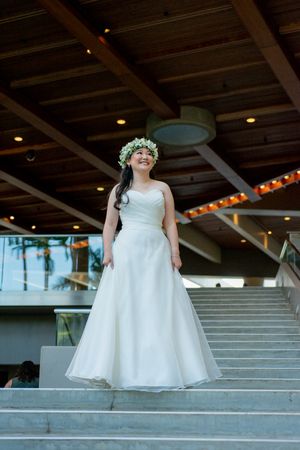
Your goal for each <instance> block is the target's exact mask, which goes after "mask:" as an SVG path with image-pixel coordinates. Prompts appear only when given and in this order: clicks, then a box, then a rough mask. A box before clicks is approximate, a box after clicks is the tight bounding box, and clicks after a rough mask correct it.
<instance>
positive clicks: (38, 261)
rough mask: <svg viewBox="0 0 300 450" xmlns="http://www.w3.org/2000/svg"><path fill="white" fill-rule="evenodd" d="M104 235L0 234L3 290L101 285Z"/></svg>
mask: <svg viewBox="0 0 300 450" xmlns="http://www.w3.org/2000/svg"><path fill="white" fill-rule="evenodd" d="M102 259H103V242H102V237H101V236H100V235H71V236H64V235H60V236H38V235H34V236H0V290H1V291H48V290H60V291H77V290H93V289H97V286H98V284H99V280H100V278H101V273H102V270H103V266H102Z"/></svg>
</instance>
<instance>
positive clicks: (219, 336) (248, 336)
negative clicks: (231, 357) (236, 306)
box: [205, 330, 300, 343]
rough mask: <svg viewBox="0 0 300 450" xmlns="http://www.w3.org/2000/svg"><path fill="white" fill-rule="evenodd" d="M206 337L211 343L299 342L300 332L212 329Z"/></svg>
mask: <svg viewBox="0 0 300 450" xmlns="http://www.w3.org/2000/svg"><path fill="white" fill-rule="evenodd" d="M205 334H206V337H207V339H208V342H209V343H212V342H214V341H223V342H228V341H240V342H241V341H249V342H255V341H259V342H265V341H268V342H271V341H274V342H278V341H281V342H289V341H291V342H299V341H300V334H295V333H288V334H279V333H268V335H266V334H262V330H260V333H250V332H242V331H241V332H240V333H237V332H235V333H228V332H225V331H223V332H221V331H220V330H219V331H218V332H216V333H213V332H211V331H207V332H206V333H205Z"/></svg>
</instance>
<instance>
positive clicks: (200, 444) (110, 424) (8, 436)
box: [0, 288, 300, 450]
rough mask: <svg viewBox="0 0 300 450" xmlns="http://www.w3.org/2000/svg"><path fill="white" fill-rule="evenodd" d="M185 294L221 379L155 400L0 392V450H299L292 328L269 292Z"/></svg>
mask: <svg viewBox="0 0 300 450" xmlns="http://www.w3.org/2000/svg"><path fill="white" fill-rule="evenodd" d="M190 295H191V298H192V301H193V304H194V306H195V308H196V311H197V312H198V314H199V317H200V319H201V322H202V325H203V326H204V328H205V332H206V335H207V338H208V340H209V342H210V345H211V348H212V350H213V353H214V355H215V357H216V358H217V361H218V364H219V366H220V368H221V370H222V372H223V375H224V376H223V378H222V379H219V380H217V381H216V382H213V383H209V384H203V385H201V386H200V388H198V389H186V390H182V391H176V392H170V391H169V392H162V393H159V394H154V393H147V392H134V391H131V392H130V391H111V390H98V389H56V390H53V389H40V390H12V389H7V390H3V391H2V392H0V449H1V450H2V449H3V450H4V449H5V450H20V449H22V450H27V449H28V450H37V449H43V450H58V449H59V450H71V449H72V450H91V449H93V450H104V449H105V450H125V449H126V450H154V449H156V450H160V449H164V450H248V449H251V450H262V449H263V450H271V449H272V450H299V449H300V333H299V331H300V327H299V323H298V322H297V321H296V320H295V319H294V317H293V314H292V312H291V311H290V309H289V305H288V303H287V301H286V300H285V299H284V297H283V295H282V292H281V290H280V289H277V288H264V289H263V288H243V289H222V288H216V289H199V290H191V291H190Z"/></svg>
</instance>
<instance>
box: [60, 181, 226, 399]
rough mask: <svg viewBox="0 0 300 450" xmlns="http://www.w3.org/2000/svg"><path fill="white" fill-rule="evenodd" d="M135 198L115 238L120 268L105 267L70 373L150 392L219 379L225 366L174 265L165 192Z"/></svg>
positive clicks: (123, 211) (136, 194) (138, 194)
mask: <svg viewBox="0 0 300 450" xmlns="http://www.w3.org/2000/svg"><path fill="white" fill-rule="evenodd" d="M127 195H128V197H127ZM127 198H129V203H128V204H125V203H123V204H122V205H121V211H120V217H121V221H122V229H121V231H120V232H119V234H118V236H117V238H116V240H115V242H114V244H113V259H114V268H113V269H112V268H111V267H110V266H107V267H105V268H104V271H103V274H102V278H101V281H100V285H99V288H98V291H97V294H96V297H95V301H94V304H93V307H92V310H91V312H90V315H89V319H88V321H87V324H86V327H85V330H84V332H83V335H82V338H81V340H80V343H79V345H78V347H77V350H76V352H75V355H74V357H73V359H72V361H71V364H70V366H69V368H68V370H67V372H66V376H67V377H68V378H69V379H70V380H72V381H78V382H83V383H87V384H89V385H90V386H97V387H101V386H103V387H108V385H109V386H110V387H112V388H115V389H134V390H149V391H162V390H169V389H182V388H185V387H188V386H197V385H198V384H200V383H203V382H205V381H210V380H214V379H216V378H218V377H220V376H221V372H220V371H219V369H218V367H217V365H216V363H215V360H214V358H213V355H212V353H211V350H210V348H209V345H208V343H207V340H206V337H205V335H204V332H203V329H202V326H201V324H200V321H199V319H198V316H197V314H196V312H195V310H194V308H193V305H192V303H191V300H190V298H189V296H188V294H187V291H186V289H185V287H184V285H183V282H182V279H181V276H180V273H179V272H178V270H177V269H175V270H173V268H172V264H171V256H170V255H171V249H170V244H169V240H168V239H167V237H166V236H165V234H164V233H163V231H162V220H163V217H164V213H165V207H164V195H163V193H162V191H160V190H159V189H152V190H150V191H148V192H147V193H145V194H143V193H141V192H138V191H134V190H128V191H127V194H124V195H123V201H124V200H125V201H126V199H127Z"/></svg>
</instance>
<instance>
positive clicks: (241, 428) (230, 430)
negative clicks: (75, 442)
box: [0, 409, 300, 440]
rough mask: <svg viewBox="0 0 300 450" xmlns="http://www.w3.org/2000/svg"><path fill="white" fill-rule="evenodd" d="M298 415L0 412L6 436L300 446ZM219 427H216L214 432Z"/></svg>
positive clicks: (217, 412) (188, 412) (299, 414)
mask: <svg viewBox="0 0 300 450" xmlns="http://www.w3.org/2000/svg"><path fill="white" fill-rule="evenodd" d="M299 423H300V413H299V412H286V411H285V412H280V413H278V412H249V411H245V412H219V411H197V412H195V411H176V412H173V411H172V412H171V411H165V412H161V411H159V412H158V411H155V412H153V411H151V412H150V411H94V410H83V409H80V410H76V411H75V410H72V411H70V410H66V409H64V410H48V409H47V410H39V411H36V410H18V411H13V410H1V411H0V432H1V434H2V436H3V437H4V436H5V435H6V436H14V435H20V430H22V431H21V432H22V435H23V437H26V435H29V436H32V435H38V434H46V433H47V434H48V435H49V434H51V435H53V436H55V435H56V436H61V435H64V436H67V435H69V436H70V437H71V436H80V435H81V436H82V437H83V436H86V435H88V436H98V437H101V436H120V437H124V436H127V437H129V436H140V437H151V436H153V435H154V436H156V437H159V436H161V437H205V436H206V437H208V436H210V437H211V436H214V437H221V436H224V435H232V436H235V437H236V438H237V437H243V438H245V437H248V438H250V437H253V436H255V437H256V438H273V439H274V438H277V437H278V438H283V437H284V438H292V439H296V438H297V439H299V440H300V427H299ZM216 424H217V426H216Z"/></svg>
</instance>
